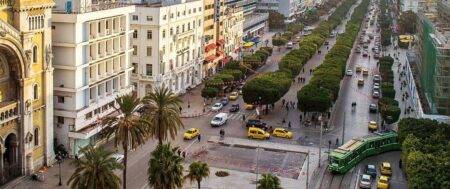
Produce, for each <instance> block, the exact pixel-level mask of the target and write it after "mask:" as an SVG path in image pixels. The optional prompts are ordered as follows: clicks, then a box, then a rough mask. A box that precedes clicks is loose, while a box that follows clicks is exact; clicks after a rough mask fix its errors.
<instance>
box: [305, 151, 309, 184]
mask: <svg viewBox="0 0 450 189" xmlns="http://www.w3.org/2000/svg"><path fill="white" fill-rule="evenodd" d="M307 158H308V160H307V162H306V189H309V150H308V157H307Z"/></svg>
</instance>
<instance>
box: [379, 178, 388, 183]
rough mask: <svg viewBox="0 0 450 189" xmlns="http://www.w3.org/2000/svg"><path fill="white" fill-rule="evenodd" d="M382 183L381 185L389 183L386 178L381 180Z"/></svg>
mask: <svg viewBox="0 0 450 189" xmlns="http://www.w3.org/2000/svg"><path fill="white" fill-rule="evenodd" d="M380 182H381V183H387V182H388V181H387V180H386V178H380Z"/></svg>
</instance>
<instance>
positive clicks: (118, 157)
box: [111, 153, 124, 163]
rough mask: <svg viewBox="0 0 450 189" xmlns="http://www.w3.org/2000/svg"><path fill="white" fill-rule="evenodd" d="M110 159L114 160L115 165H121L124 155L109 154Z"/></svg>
mask: <svg viewBox="0 0 450 189" xmlns="http://www.w3.org/2000/svg"><path fill="white" fill-rule="evenodd" d="M111 157H112V158H114V159H115V160H116V162H117V163H122V161H123V158H124V155H123V154H118V153H115V154H111Z"/></svg>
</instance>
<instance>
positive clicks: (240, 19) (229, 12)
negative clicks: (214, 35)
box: [223, 1, 244, 64]
mask: <svg viewBox="0 0 450 189" xmlns="http://www.w3.org/2000/svg"><path fill="white" fill-rule="evenodd" d="M225 6H226V8H225V12H224V15H223V16H224V17H225V18H224V22H223V32H224V33H223V36H224V43H223V52H224V53H223V54H224V56H225V59H224V62H223V64H226V63H227V61H229V59H230V58H232V59H235V60H236V59H240V56H241V54H240V51H241V47H242V44H243V40H242V39H243V32H244V7H243V1H225Z"/></svg>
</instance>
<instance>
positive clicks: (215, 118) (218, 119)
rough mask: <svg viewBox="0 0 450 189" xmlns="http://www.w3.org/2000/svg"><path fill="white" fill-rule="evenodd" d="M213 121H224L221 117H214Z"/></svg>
mask: <svg viewBox="0 0 450 189" xmlns="http://www.w3.org/2000/svg"><path fill="white" fill-rule="evenodd" d="M213 121H222V118H221V117H214V119H213Z"/></svg>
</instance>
